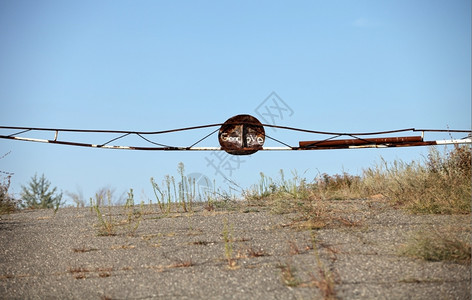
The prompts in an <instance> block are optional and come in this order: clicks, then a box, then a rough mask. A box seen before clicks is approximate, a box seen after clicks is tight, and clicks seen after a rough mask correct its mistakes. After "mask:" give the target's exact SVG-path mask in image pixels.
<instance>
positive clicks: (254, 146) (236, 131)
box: [218, 115, 265, 155]
mask: <svg viewBox="0 0 472 300" xmlns="http://www.w3.org/2000/svg"><path fill="white" fill-rule="evenodd" d="M218 140H219V142H220V145H221V148H222V149H223V150H225V151H226V152H228V153H229V154H233V155H248V154H253V153H256V152H257V151H258V150H261V149H262V145H264V141H265V131H264V127H263V126H262V124H261V122H259V120H258V119H256V118H254V117H253V116H250V115H237V116H234V117H232V118H230V119H228V120H227V121H226V122H225V123H224V124H223V125H221V128H220V132H219V134H218Z"/></svg>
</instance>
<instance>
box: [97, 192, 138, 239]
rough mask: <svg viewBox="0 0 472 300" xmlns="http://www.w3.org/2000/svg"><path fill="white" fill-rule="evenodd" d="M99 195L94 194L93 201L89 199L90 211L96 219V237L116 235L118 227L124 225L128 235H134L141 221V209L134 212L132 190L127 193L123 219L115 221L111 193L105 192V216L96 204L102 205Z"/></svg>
mask: <svg viewBox="0 0 472 300" xmlns="http://www.w3.org/2000/svg"><path fill="white" fill-rule="evenodd" d="M102 197H103V196H102V195H101V194H96V195H95V199H93V198H90V203H91V205H93V206H92V209H93V210H94V211H95V213H96V215H97V218H98V228H99V229H98V235H101V236H112V235H116V234H117V232H118V229H119V226H122V225H126V228H127V230H126V231H127V233H128V235H134V234H135V232H136V230H137V229H138V227H139V224H140V223H141V220H142V209H143V208H142V207H140V208H141V209H140V210H135V206H134V194H133V189H130V191H129V192H128V198H127V200H126V204H125V205H124V206H123V208H124V210H125V211H124V215H125V219H123V220H116V219H115V218H114V217H113V215H112V211H111V210H112V200H111V199H112V192H111V191H107V193H106V197H107V202H108V205H107V211H108V213H107V214H103V213H102V210H101V209H100V207H99V205H98V204H97V203H103V202H104V200H103V198H102Z"/></svg>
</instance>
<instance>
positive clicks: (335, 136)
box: [0, 115, 472, 155]
mask: <svg viewBox="0 0 472 300" xmlns="http://www.w3.org/2000/svg"><path fill="white" fill-rule="evenodd" d="M210 127H220V128H219V129H216V130H213V131H212V132H210V133H209V134H207V135H205V136H204V137H203V138H200V139H198V140H197V141H196V142H194V143H192V144H190V145H189V146H170V145H165V144H162V143H158V142H155V141H152V140H151V139H150V138H149V136H155V135H159V134H164V133H176V132H182V131H189V130H196V129H204V128H210ZM264 127H272V128H278V129H283V130H290V131H295V132H303V133H311V134H318V135H330V136H331V137H329V138H327V139H324V140H313V141H300V142H299V144H298V145H297V146H290V145H289V144H287V143H284V142H282V141H280V140H278V139H276V138H274V137H271V136H268V135H267V134H266V133H265V130H264ZM2 130H10V131H12V130H15V131H16V132H14V133H10V134H0V139H10V140H19V141H27V142H41V143H50V144H59V145H67V146H79V147H92V148H103V149H125V150H151V151H156V150H164V151H218V150H223V151H226V152H227V153H229V154H232V155H249V154H253V153H255V152H257V151H269V150H282V151H284V150H329V149H362V148H387V147H414V146H429V145H450V144H472V131H471V130H470V129H469V130H455V129H415V128H407V129H398V130H388V131H377V132H362V133H342V132H341V133H339V132H323V131H316V130H309V129H302V128H295V127H287V126H278V125H270V124H261V122H259V120H257V119H256V118H255V117H253V116H251V115H237V116H234V117H231V118H229V119H228V120H227V121H226V122H224V123H222V124H221V123H220V124H209V125H201V126H193V127H185V128H177V129H170V130H161V131H126V130H90V129H58V128H36V127H18V126H0V132H1V131H2ZM31 132H32V133H34V132H51V133H52V134H54V138H53V139H39V138H32V137H25V136H22V135H24V134H25V133H31ZM62 132H69V133H71V132H72V133H88V134H93V133H101V134H112V135H118V136H115V137H113V138H111V139H108V140H107V141H105V142H104V143H101V144H91V143H83V142H75V141H66V140H61V139H60V136H61V135H60V133H62ZM216 132H218V142H219V144H220V146H219V147H206V146H204V147H197V144H199V143H200V142H202V141H204V140H206V139H207V138H208V137H210V136H211V135H213V134H215V133H216ZM400 132H421V133H422V134H421V136H402V137H376V138H364V137H363V136H367V135H371V136H372V135H373V136H375V135H377V136H378V135H385V134H392V133H400ZM426 132H444V133H464V134H467V137H464V138H462V139H450V140H434V141H425V140H424V134H425V133H426ZM133 135H134V136H137V137H139V138H141V139H142V140H144V141H145V142H147V143H149V144H152V145H153V146H152V147H151V146H121V145H110V144H111V143H113V142H116V141H118V140H120V139H123V138H125V137H127V136H133ZM343 136H345V137H349V139H339V138H340V137H343ZM267 138H269V139H271V140H273V141H275V142H277V143H279V144H281V145H283V147H264V143H265V140H266V139H267ZM156 146H157V147H156Z"/></svg>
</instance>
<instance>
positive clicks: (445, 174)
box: [245, 145, 472, 229]
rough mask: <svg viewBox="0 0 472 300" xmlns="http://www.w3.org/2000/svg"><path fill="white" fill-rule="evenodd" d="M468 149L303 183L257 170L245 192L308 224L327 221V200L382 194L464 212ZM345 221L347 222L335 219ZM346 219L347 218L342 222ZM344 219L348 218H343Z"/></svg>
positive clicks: (397, 201)
mask: <svg viewBox="0 0 472 300" xmlns="http://www.w3.org/2000/svg"><path fill="white" fill-rule="evenodd" d="M471 162H472V156H471V148H470V146H467V145H465V146H464V145H463V146H455V147H454V148H452V150H447V149H446V150H444V152H443V153H441V152H439V150H438V149H437V148H435V147H431V148H430V152H429V155H428V156H427V157H426V158H425V159H424V160H423V161H421V162H418V161H413V162H410V163H406V162H403V161H394V162H393V163H387V162H385V161H382V163H381V164H377V165H376V166H374V167H371V168H368V169H365V170H364V171H363V174H362V176H354V175H349V174H347V173H345V172H344V173H343V174H341V175H339V174H336V175H328V174H321V175H319V176H317V177H316V178H315V179H314V180H313V182H311V183H307V181H306V179H303V178H300V177H299V176H298V175H297V174H296V173H295V174H294V176H293V179H290V180H286V179H285V178H284V173H283V172H282V171H281V172H280V174H281V176H280V180H278V181H275V180H272V179H271V178H269V177H267V176H265V175H264V174H263V173H261V179H260V182H259V184H258V185H256V186H254V187H253V188H252V189H251V190H249V191H247V192H246V194H245V197H246V200H247V201H248V203H249V205H253V206H254V205H256V206H267V207H270V208H271V210H272V212H274V213H289V212H298V213H300V215H301V216H302V217H301V219H303V220H305V221H306V222H307V226H306V227H307V228H311V229H315V228H323V227H325V226H327V225H328V224H332V223H333V220H334V221H336V220H335V218H334V219H333V214H331V213H330V209H329V207H328V206H327V204H326V200H349V199H366V198H370V197H378V196H379V195H381V196H382V197H384V198H387V199H389V200H390V201H391V202H392V203H393V204H394V205H398V206H400V207H403V208H405V209H408V210H410V211H412V212H414V213H427V214H428V213H429V214H468V213H470V211H471V198H472V185H471V172H472V168H471ZM337 221H338V222H341V223H346V222H344V221H346V220H340V219H337ZM347 221H349V220H347ZM347 223H348V222H347Z"/></svg>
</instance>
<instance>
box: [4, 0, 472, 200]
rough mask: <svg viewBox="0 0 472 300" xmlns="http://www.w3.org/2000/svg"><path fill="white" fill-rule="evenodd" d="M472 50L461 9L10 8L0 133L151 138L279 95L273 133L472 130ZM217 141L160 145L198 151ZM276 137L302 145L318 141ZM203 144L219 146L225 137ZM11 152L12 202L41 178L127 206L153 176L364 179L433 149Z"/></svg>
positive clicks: (17, 148) (39, 147) (30, 148)
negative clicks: (144, 134) (122, 200)
mask: <svg viewBox="0 0 472 300" xmlns="http://www.w3.org/2000/svg"><path fill="white" fill-rule="evenodd" d="M470 36H471V2H470V1H463V0H455V1H448V0H442V1H437V0H405V1H402V0H391V1H364V0H361V1H351V0H345V1H343V0H338V1H118V0H113V1H96V0H94V1H86V0H84V1H62V0H60V1H59V0H58V1H24V0H16V1H0V101H1V102H0V104H1V106H0V125H3V126H31V127H56V128H81V129H116V130H121V129H122V130H142V131H153V130H164V129H172V128H179V127H186V126H196V125H204V124H211V123H222V122H224V121H226V120H227V119H228V118H230V117H232V116H234V115H237V114H251V115H253V116H255V117H258V118H260V119H261V117H260V116H264V115H262V113H263V110H264V109H269V110H270V109H271V105H269V104H270V103H271V102H270V101H273V97H269V96H270V95H271V93H272V92H275V93H276V94H277V95H278V96H279V97H280V99H282V100H283V103H285V104H286V106H285V109H286V110H285V111H283V114H281V115H279V117H278V118H274V119H273V120H268V121H271V122H273V123H276V124H277V125H284V126H293V127H301V128H307V129H313V130H322V131H343V132H359V131H360V132H363V131H381V130H389V129H398V128H409V127H416V128H442V129H446V128H448V127H449V128H452V129H469V128H470V126H471V84H470V82H471V39H470ZM268 97H269V98H268ZM276 100H277V99H276ZM277 101H278V100H277ZM280 103H282V102H279V104H280ZM272 106H273V105H272ZM272 112H274V111H272ZM261 121H263V120H261ZM211 130H213V128H210V129H208V130H200V131H196V132H192V133H188V134H175V135H166V136H156V137H153V140H155V141H157V142H161V143H170V144H172V145H182V146H188V145H189V144H191V143H193V142H194V141H196V140H198V139H199V138H201V137H203V136H204V135H206V134H207V133H209V132H211ZM266 133H267V134H269V135H271V136H273V137H276V138H279V139H281V140H283V141H285V142H288V143H290V144H292V145H296V144H297V143H298V141H299V140H306V139H308V140H310V139H318V138H320V136H310V135H302V134H297V133H295V132H289V133H287V132H284V131H282V130H276V131H275V130H273V129H270V128H266ZM41 137H44V136H41ZM426 137H427V138H428V137H431V138H433V139H435V138H441V139H442V138H444V139H447V138H449V135H448V134H443V135H435V136H432V135H431V136H426ZM457 137H460V136H457ZM47 138H50V139H53V138H54V136H47ZM64 138H66V136H64ZM71 138H74V139H77V140H82V141H87V142H97V143H100V142H104V141H106V139H107V137H99V138H98V140H97V138H95V137H93V136H90V135H85V136H81V137H77V138H76V137H71ZM95 140H97V141H95ZM117 143H118V144H124V145H127V144H136V143H137V141H136V140H135V139H132V138H130V139H124V140H120V141H119V142H117ZM202 145H207V146H218V141H217V136H215V135H213V136H212V137H211V138H210V139H209V140H205V142H204V143H203V144H202ZM267 146H277V145H276V144H274V143H270V142H268V143H267ZM9 151H11V153H10V154H9V155H8V156H6V157H5V158H3V159H2V160H0V170H4V171H8V172H12V173H14V175H13V177H12V186H11V188H12V190H11V191H12V192H13V193H16V195H18V193H19V192H20V190H21V189H20V186H21V185H25V184H26V183H27V182H28V181H29V179H30V178H31V177H32V176H33V175H34V174H35V173H38V174H42V173H44V174H45V176H46V177H47V178H48V179H49V180H50V181H51V182H52V184H53V185H54V186H57V187H58V188H59V189H60V190H63V191H64V192H65V191H71V192H75V191H77V189H79V188H80V189H82V190H83V193H84V196H85V197H86V198H87V199H88V197H90V196H92V195H93V194H94V192H95V191H96V190H98V189H99V188H101V187H103V186H110V187H112V188H115V189H116V191H117V193H122V192H124V191H126V190H127V189H129V188H133V189H134V190H135V195H136V198H137V200H141V199H142V200H145V201H147V199H148V198H151V199H152V196H153V195H152V189H151V185H150V183H149V179H150V177H154V178H155V179H156V181H158V182H160V181H161V180H162V179H163V178H164V176H165V175H166V174H170V175H176V174H177V165H178V163H179V162H183V163H184V164H185V168H186V173H187V174H188V173H201V174H204V175H206V176H208V177H209V178H211V179H212V180H213V179H214V180H216V181H217V184H218V185H222V186H224V183H223V179H222V177H221V174H220V173H219V172H222V173H224V174H225V176H227V177H229V178H230V179H231V180H233V181H234V182H236V183H237V184H239V185H240V186H242V187H248V186H250V185H251V184H253V183H256V182H257V181H258V179H259V173H260V172H264V173H265V174H266V175H268V176H271V177H274V178H276V177H277V176H278V171H279V170H280V169H284V170H285V172H286V173H290V171H293V170H296V171H298V173H299V174H305V176H306V177H307V179H308V180H312V179H313V178H314V177H315V176H316V175H317V174H319V173H324V172H326V173H329V174H335V173H341V172H343V171H347V172H349V173H353V174H359V173H360V172H361V171H362V169H363V168H366V167H370V166H373V165H374V164H375V163H376V162H379V161H380V157H383V158H385V159H386V160H387V161H393V160H394V159H403V160H405V161H410V160H413V159H421V158H422V157H423V156H424V155H426V154H427V151H428V149H427V148H397V149H395V148H391V149H371V150H334V151H304V152H300V151H299V152H295V151H287V152H258V153H255V154H253V155H251V156H247V157H229V156H223V157H220V158H221V159H223V160H224V161H222V162H221V163H218V159H220V158H218V156H217V155H219V154H224V153H220V152H218V153H212V152H138V151H122V150H104V149H91V148H76V147H68V146H61V145H49V144H38V143H28V142H20V141H8V140H0V154H4V153H7V152H9ZM211 160H213V162H214V164H219V167H218V166H217V167H218V168H214V167H212V165H211V164H209V161H211ZM229 167H231V168H232V169H231V170H229V169H228V168H229Z"/></svg>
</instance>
